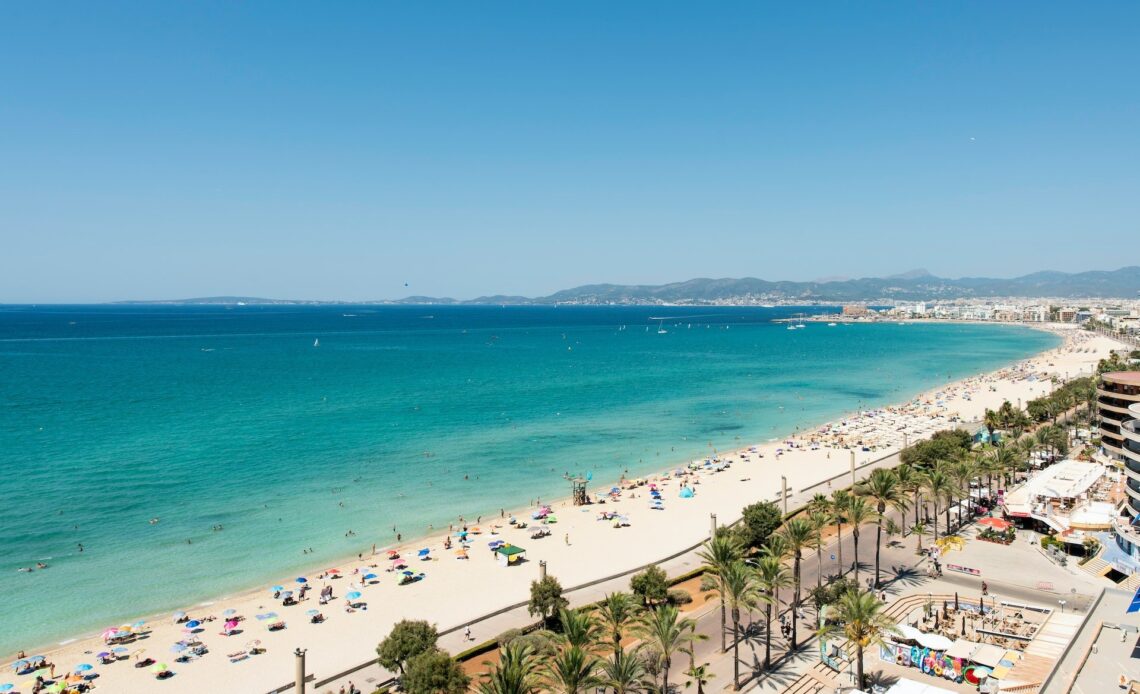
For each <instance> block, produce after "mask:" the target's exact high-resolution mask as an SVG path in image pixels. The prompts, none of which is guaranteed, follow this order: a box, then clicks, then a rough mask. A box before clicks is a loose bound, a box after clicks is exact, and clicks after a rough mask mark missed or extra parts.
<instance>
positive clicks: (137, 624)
mask: <svg viewBox="0 0 1140 694" xmlns="http://www.w3.org/2000/svg"><path fill="white" fill-rule="evenodd" d="M144 624H146V622H144V621H141V620H140V621H137V622H135V623H134V624H132V625H131V627H132V628H134V629H138V628H140V627H142V626H143V625H144Z"/></svg>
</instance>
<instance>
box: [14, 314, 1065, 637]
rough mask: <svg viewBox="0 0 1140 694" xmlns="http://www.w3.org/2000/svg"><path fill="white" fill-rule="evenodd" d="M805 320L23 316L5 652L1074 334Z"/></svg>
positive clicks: (641, 467) (17, 343)
mask: <svg viewBox="0 0 1140 694" xmlns="http://www.w3.org/2000/svg"><path fill="white" fill-rule="evenodd" d="M800 310H804V309H800ZM795 312H797V310H796V309H792V308H775V309H760V308H702V307H698V308H626V307H622V308H586V307H560V308H553V307H535V308H530V307H512V308H499V307H440V306H431V307H379V306H321V307H297V306H273V307H263V306H244V307H232V308H226V307H179V306H169V307H167V306H163V307H154V306H145V307H134V306H130V307H123V306H100V307H49V308H32V307H12V306H8V307H0V473H2V474H0V499H2V500H3V503H4V514H3V517H4V521H3V532H2V533H0V595H3V600H2V601H0V654H3V656H2V657H7V655H9V654H10V652H13V651H15V650H16V649H17V648H20V647H26V648H32V647H34V646H36V645H42V644H44V643H48V642H52V641H56V640H60V639H62V638H65V637H69V636H75V635H78V634H79V633H87V632H90V631H94V630H97V629H99V628H101V627H105V626H107V625H110V624H119V623H121V622H122V621H123V619H126V618H129V617H134V616H138V615H143V614H147V613H151V612H157V611H163V610H169V609H172V608H176V607H179V606H185V605H192V604H194V603H196V602H198V601H201V600H205V599H209V598H214V597H218V596H221V595H226V594H232V593H235V592H238V591H240V590H243V589H247V588H251V587H254V586H257V585H259V584H260V583H262V582H267V581H270V580H275V579H279V578H283V577H286V576H288V575H289V574H292V573H294V572H296V571H299V570H301V569H302V568H311V567H312V566H313V565H319V564H321V563H322V562H326V561H327V562H333V561H335V560H337V559H340V558H343V557H344V556H346V555H350V554H355V553H357V552H359V551H362V550H367V549H369V548H370V546H371V544H372V543H373V542H376V543H377V544H379V545H381V546H383V545H384V544H386V543H389V542H392V541H394V540H395V536H394V533H393V532H392V527H393V526H394V525H395V526H397V527H398V528H399V530H400V532H402V533H403V535H404V537H405V539H407V538H408V537H414V536H416V535H418V534H422V533H424V532H426V530H427V526H428V524H429V523H434V524H436V526H437V527H438V526H439V525H440V524H443V525H446V524H447V522H448V520H449V519H452V518H454V517H456V516H458V515H460V514H462V515H465V516H467V517H474V516H476V515H479V514H490V513H492V512H494V513H497V512H498V509H499V508H500V507H501V506H507V507H512V506H519V505H524V504H526V503H527V502H528V501H529V500H530V499H533V498H535V497H536V496H543V497H548V498H554V497H556V496H565V495H567V493H568V489H567V485H566V484H565V483H564V482H563V480H562V479H561V476H562V474H563V473H564V472H566V471H571V472H587V471H591V472H593V475H594V479H595V480H597V481H598V482H599V486H600V483H602V482H606V481H611V480H614V479H616V478H617V477H618V476H619V475H620V474H621V473H622V471H623V470H625V469H628V470H629V471H630V472H631V473H644V472H649V471H654V470H658V469H663V468H665V467H666V466H667V465H672V464H674V463H678V462H681V461H683V460H687V459H689V458H692V457H697V456H701V455H704V454H706V453H707V452H709V451H710V448H709V446H710V444H711V445H712V446H715V447H719V448H720V449H722V450H723V449H727V448H730V447H734V446H737V445H743V444H746V443H753V442H757V441H764V440H767V439H769V438H772V437H776V436H779V435H780V434H783V433H786V432H790V431H793V430H794V429H795V428H796V427H797V425H798V426H808V425H813V424H817V423H820V422H823V421H825V420H828V419H831V418H834V417H836V416H838V415H840V414H842V413H844V412H848V411H851V410H854V409H856V408H857V407H859V406H861V405H862V406H870V405H882V404H887V403H891V402H897V401H901V400H905V399H907V398H909V397H910V396H912V395H914V394H916V393H918V392H920V391H922V390H925V389H927V388H930V387H932V386H935V385H937V384H939V383H944V382H945V381H946V380H947V379H948V378H950V379H956V378H960V377H962V376H965V375H969V374H973V373H977V372H981V371H986V370H990V369H993V368H996V367H998V366H1001V365H1004V364H1008V363H1011V362H1014V361H1016V360H1018V359H1021V358H1024V357H1027V356H1029V355H1030V354H1032V353H1035V352H1038V351H1041V350H1044V349H1047V348H1049V347H1051V346H1054V345H1055V344H1056V343H1057V342H1058V340H1057V338H1055V337H1053V336H1051V335H1048V334H1045V333H1041V332H1036V331H1032V330H1028V329H1021V328H1014V327H1004V326H981V325H906V326H900V325H896V324H877V325H851V326H848V325H839V326H837V327H833V328H829V327H826V326H824V325H822V324H809V325H808V327H807V328H805V329H803V330H796V331H789V330H786V329H785V327H784V326H783V325H781V324H773V323H771V322H770V321H771V319H773V318H778V317H784V316H788V315H791V314H793V313H795ZM658 316H669V317H671V319H670V320H666V321H664V322H663V323H664V327H665V328H666V329H667V330H668V332H667V333H666V334H659V333H658V329H659V326H660V325H661V324H662V321H660V320H654V319H653V318H652V317H658ZM622 326H626V327H625V329H622ZM314 340H319V341H320V346H319V347H314V346H313V343H314ZM465 476H467V477H468V478H469V479H466V480H465V479H464V477H465ZM152 518H158V519H159V522H158V523H155V524H151V523H149V522H148V520H149V519H152ZM215 525H221V526H222V527H223V528H224V530H222V531H221V532H215V531H213V530H212V527H213V526H215ZM349 529H352V530H355V531H356V537H345V533H346V532H347V531H348V530H349ZM188 541H189V543H188ZM78 543H82V544H83V546H84V549H85V551H83V552H82V553H80V552H78ZM308 547H312V548H313V550H314V555H315V556H310V555H304V554H302V550H303V549H304V548H308ZM37 561H44V562H46V563H48V564H50V567H49V568H48V569H47V570H43V571H36V572H34V573H21V572H18V571H17V569H18V568H20V567H27V566H33V565H34V564H35V563H36V562H37Z"/></svg>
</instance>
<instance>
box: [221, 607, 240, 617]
mask: <svg viewBox="0 0 1140 694" xmlns="http://www.w3.org/2000/svg"><path fill="white" fill-rule="evenodd" d="M235 614H237V610H235V609H233V608H230V609H228V610H222V616H223V617H233V616H234V615H235Z"/></svg>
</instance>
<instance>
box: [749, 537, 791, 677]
mask: <svg viewBox="0 0 1140 694" xmlns="http://www.w3.org/2000/svg"><path fill="white" fill-rule="evenodd" d="M756 583H757V586H758V587H759V589H760V590H761V591H763V593H764V595H765V600H764V669H765V670H767V669H769V668H771V667H772V605H779V596H780V589H781V588H787V587H788V586H790V585H792V576H791V574H789V573H788V567H786V566H784V562H783V560H782V559H781V558H780V557H774V556H771V555H765V556H762V557H760V561H758V562H757V563H756Z"/></svg>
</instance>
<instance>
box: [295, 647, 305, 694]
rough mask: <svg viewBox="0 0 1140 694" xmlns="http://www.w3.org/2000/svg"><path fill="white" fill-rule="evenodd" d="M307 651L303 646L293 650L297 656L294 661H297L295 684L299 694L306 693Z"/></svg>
mask: <svg viewBox="0 0 1140 694" xmlns="http://www.w3.org/2000/svg"><path fill="white" fill-rule="evenodd" d="M305 653H306V650H305V649H303V648H298V649H296V650H294V651H293V655H295V656H296V660H295V661H294V662H295V663H296V673H295V674H296V680H295V681H294V686H295V687H296V689H297V693H298V694H305Z"/></svg>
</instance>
